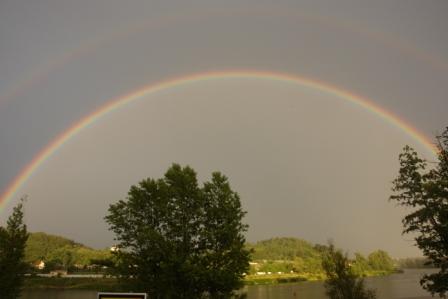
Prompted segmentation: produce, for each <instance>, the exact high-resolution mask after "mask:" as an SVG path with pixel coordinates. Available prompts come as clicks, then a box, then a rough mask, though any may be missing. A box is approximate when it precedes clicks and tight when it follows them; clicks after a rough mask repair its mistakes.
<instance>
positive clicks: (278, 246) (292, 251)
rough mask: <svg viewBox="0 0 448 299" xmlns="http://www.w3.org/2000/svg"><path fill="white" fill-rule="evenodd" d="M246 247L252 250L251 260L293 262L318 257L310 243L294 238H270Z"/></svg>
mask: <svg viewBox="0 0 448 299" xmlns="http://www.w3.org/2000/svg"><path fill="white" fill-rule="evenodd" d="M247 246H248V248H251V249H253V250H254V253H253V255H252V259H253V260H294V259H296V258H298V257H300V258H316V257H318V256H319V255H320V253H319V251H317V250H316V249H315V248H314V246H313V245H312V244H311V243H309V242H307V241H305V240H301V239H296V238H272V239H269V240H264V241H259V242H257V243H255V244H250V243H249V244H248V245H247Z"/></svg>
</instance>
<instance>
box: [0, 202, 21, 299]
mask: <svg viewBox="0 0 448 299" xmlns="http://www.w3.org/2000/svg"><path fill="white" fill-rule="evenodd" d="M27 239H28V233H27V229H26V225H25V224H24V223H23V200H22V201H21V202H20V203H19V204H18V205H17V206H16V207H14V209H13V212H12V214H11V216H10V217H9V218H8V221H7V223H6V228H5V227H0V294H1V296H2V298H3V296H4V298H18V297H19V296H20V291H21V287H22V285H23V279H24V274H25V271H26V270H27V264H26V263H25V262H24V256H25V244H26V240H27Z"/></svg>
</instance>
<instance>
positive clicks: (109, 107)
mask: <svg viewBox="0 0 448 299" xmlns="http://www.w3.org/2000/svg"><path fill="white" fill-rule="evenodd" d="M225 78H235V79H237V78H254V79H263V80H274V81H283V82H287V83H292V84H298V85H301V86H305V87H309V88H314V89H317V90H320V91H322V92H325V93H328V94H331V95H334V96H336V97H338V98H340V99H343V100H346V101H348V102H350V103H353V104H354V105H357V106H360V107H362V108H364V109H365V110H367V111H369V112H370V113H373V114H375V115H376V116H378V117H380V118H382V119H384V120H385V121H387V122H389V123H391V124H393V125H394V126H396V127H398V128H399V129H401V130H402V131H403V132H404V133H406V134H408V135H410V136H411V137H412V138H414V139H415V140H417V141H418V142H419V143H421V144H422V145H423V146H424V147H426V148H427V149H428V150H429V151H430V152H432V153H434V154H436V153H437V149H436V148H435V146H434V144H433V143H432V142H431V141H430V140H429V139H428V138H427V137H426V136H425V135H423V134H422V133H421V132H419V131H418V130H417V129H416V128H414V127H413V126H411V125H410V124H409V123H407V122H406V121H405V120H403V119H400V118H399V117H398V116H397V115H395V114H394V113H392V112H390V111H387V110H386V109H384V108H382V107H380V106H378V105H376V104H374V103H373V102H372V101H371V100H369V99H367V98H365V97H360V96H358V95H356V94H354V93H351V92H349V91H346V90H343V89H341V88H338V87H336V86H333V85H331V84H328V83H325V82H321V81H317V80H313V79H309V78H304V77H300V76H297V75H292V74H285V73H277V72H267V71H253V70H234V71H221V72H205V73H198V74H193V75H187V76H183V77H177V78H174V79H169V80H165V81H161V82H158V83H155V84H150V85H147V86H144V87H142V88H140V89H138V90H136V91H133V92H131V93H129V94H127V95H125V96H122V97H119V98H116V99H113V100H111V101H109V102H108V103H107V104H105V105H104V106H102V107H100V108H99V109H97V110H96V111H94V112H92V113H91V114H89V115H87V116H85V117H84V118H82V119H81V120H79V121H77V122H76V123H75V124H73V125H72V126H71V127H69V128H68V129H67V130H65V131H64V132H63V133H62V134H60V135H59V136H58V137H56V138H55V139H54V140H53V141H52V142H51V143H49V144H48V145H47V146H46V147H45V148H44V149H43V150H41V151H40V152H39V154H37V155H36V156H35V157H34V158H33V160H32V161H31V162H30V163H29V164H28V165H27V166H26V167H25V168H24V169H22V171H21V172H20V173H19V175H17V177H16V178H15V179H14V180H13V181H12V182H11V184H9V186H8V187H7V188H6V190H5V191H4V192H3V193H2V195H1V197H0V212H1V211H2V210H3V209H4V206H5V205H6V204H7V203H8V202H9V201H11V200H12V199H13V198H14V196H15V195H16V193H17V192H18V190H19V189H20V188H21V186H22V185H23V184H24V183H25V182H26V181H27V180H28V179H29V178H30V176H31V175H32V174H33V173H34V172H35V171H36V170H37V169H38V168H39V166H41V165H42V164H43V163H45V161H47V160H48V159H49V158H50V157H51V156H52V155H53V154H54V153H56V152H57V151H58V149H60V148H61V147H62V146H63V145H64V143H66V142H67V141H68V140H70V139H71V138H73V137H74V136H75V135H77V134H78V133H79V132H81V131H82V130H84V129H86V128H87V127H88V126H90V125H91V124H93V123H94V122H96V121H98V120H99V119H101V117H103V116H105V115H106V114H108V113H112V112H114V111H116V110H118V109H119V108H120V107H123V106H125V105H127V104H129V103H131V102H132V101H134V100H137V99H139V98H142V97H144V96H147V95H150V94H153V93H156V92H158V91H161V90H165V89H168V88H172V87H178V86H182V85H187V84H191V83H196V82H201V81H209V80H217V79H225Z"/></svg>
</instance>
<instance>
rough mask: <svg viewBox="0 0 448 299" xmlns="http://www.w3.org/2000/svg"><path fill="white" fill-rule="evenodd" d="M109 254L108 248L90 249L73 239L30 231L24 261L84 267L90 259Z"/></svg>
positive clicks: (102, 258)
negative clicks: (41, 261) (40, 261)
mask: <svg viewBox="0 0 448 299" xmlns="http://www.w3.org/2000/svg"><path fill="white" fill-rule="evenodd" d="M110 256H111V254H110V251H109V250H108V249H104V250H96V249H92V248H90V247H87V246H85V245H83V244H80V243H77V242H75V241H73V240H70V239H67V238H64V237H61V236H55V235H50V234H46V233H43V232H36V233H30V235H29V238H28V241H27V243H26V248H25V261H26V262H28V263H34V262H36V261H39V260H43V261H44V262H45V263H46V264H51V265H55V266H62V267H64V268H70V267H71V266H73V265H77V266H78V267H85V266H87V265H90V264H91V263H92V261H95V260H106V259H108V258H110Z"/></svg>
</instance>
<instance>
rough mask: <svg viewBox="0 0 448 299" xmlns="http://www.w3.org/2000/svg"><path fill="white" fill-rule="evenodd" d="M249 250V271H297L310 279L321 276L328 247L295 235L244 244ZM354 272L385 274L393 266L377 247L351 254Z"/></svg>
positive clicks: (365, 274) (389, 258)
mask: <svg viewBox="0 0 448 299" xmlns="http://www.w3.org/2000/svg"><path fill="white" fill-rule="evenodd" d="M247 247H248V248H249V249H251V250H252V251H253V254H252V260H253V261H254V262H255V263H253V264H252V267H251V273H256V272H264V273H269V272H271V273H278V272H282V273H291V272H293V273H299V274H307V275H306V276H309V277H311V278H316V279H318V278H323V277H324V270H323V268H322V258H323V257H324V255H325V254H326V252H327V251H328V248H329V247H328V246H326V245H320V244H316V245H313V244H311V243H309V242H307V241H305V240H301V239H297V238H272V239H269V240H264V241H259V242H257V243H254V244H247ZM350 262H351V264H352V268H353V271H354V273H356V274H357V275H360V276H367V275H373V274H377V273H386V272H391V271H393V270H394V268H395V265H394V262H393V260H392V258H391V257H390V256H389V254H388V253H387V252H385V251H383V250H377V251H374V252H372V253H370V254H369V255H368V256H367V257H364V256H363V255H362V254H361V253H355V256H354V259H352V260H351V261H350Z"/></svg>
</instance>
